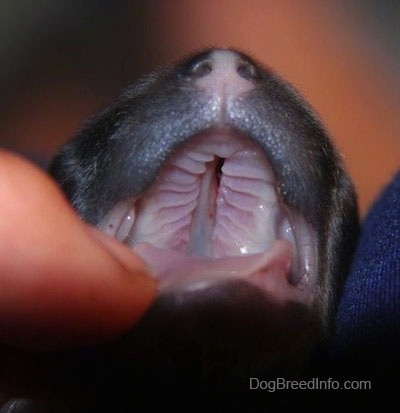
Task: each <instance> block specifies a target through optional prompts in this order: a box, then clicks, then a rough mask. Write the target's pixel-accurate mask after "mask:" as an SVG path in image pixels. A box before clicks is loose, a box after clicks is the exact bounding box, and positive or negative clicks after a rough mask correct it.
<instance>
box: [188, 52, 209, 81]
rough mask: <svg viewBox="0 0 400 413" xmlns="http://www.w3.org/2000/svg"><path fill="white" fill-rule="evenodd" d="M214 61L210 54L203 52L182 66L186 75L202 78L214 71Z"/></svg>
mask: <svg viewBox="0 0 400 413" xmlns="http://www.w3.org/2000/svg"><path fill="white" fill-rule="evenodd" d="M212 70H213V68H212V61H211V59H210V58H209V57H208V55H204V54H201V55H199V56H196V57H195V58H194V59H191V60H190V61H189V62H188V63H186V64H185V65H184V66H183V68H182V73H183V75H184V76H186V77H191V78H195V79H198V78H201V77H204V76H207V75H208V74H210V73H211V72H212Z"/></svg>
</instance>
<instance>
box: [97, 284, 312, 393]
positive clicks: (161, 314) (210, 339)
mask: <svg viewBox="0 0 400 413" xmlns="http://www.w3.org/2000/svg"><path fill="white" fill-rule="evenodd" d="M319 324H320V323H319V320H318V317H317V315H316V313H315V312H314V310H313V309H310V308H309V307H307V306H305V305H302V304H299V303H296V302H278V301H277V300H276V299H274V297H273V296H271V295H268V294H267V293H266V292H265V291H262V290H261V289H260V288H258V287H257V286H255V285H253V284H250V283H248V282H246V281H242V280H230V281H226V282H222V283H219V284H216V285H213V286H210V287H208V288H206V289H202V290H201V291H200V292H199V291H197V290H196V291H184V292H182V291H178V292H174V291H168V292H167V293H166V294H164V295H161V296H160V297H159V298H158V299H157V300H156V302H155V304H154V305H153V306H152V308H151V309H150V311H149V312H148V313H147V315H146V316H145V317H144V318H143V319H142V321H141V322H140V323H139V324H138V325H137V326H135V328H134V329H133V330H132V331H131V332H130V333H129V334H127V335H126V336H125V337H123V338H121V339H119V340H118V341H116V342H114V343H112V344H111V345H110V346H108V348H107V359H108V361H107V362H106V364H107V369H106V371H107V376H105V377H106V381H107V383H108V384H109V383H116V382H117V383H118V389H115V390H116V391H117V392H118V393H120V394H121V392H122V393H124V392H125V391H128V389H129V388H130V387H131V386H132V383H140V385H141V386H145V387H146V386H150V387H151V388H153V389H154V388H156V386H155V385H159V384H162V386H160V387H161V388H163V389H164V390H166V389H167V388H168V387H169V386H173V387H174V391H177V388H176V386H177V385H178V386H179V388H181V389H182V388H185V386H187V385H189V386H190V388H191V389H193V388H196V387H198V388H199V389H202V391H204V390H205V389H214V390H217V391H219V390H221V391H223V390H230V389H233V388H235V389H237V390H247V389H248V381H249V377H254V376H257V377H264V378H267V377H268V378H272V377H278V376H281V377H282V376H286V377H287V376H288V375H290V376H293V375H296V374H297V373H298V372H299V371H300V370H301V368H302V366H303V365H304V363H305V362H306V361H307V359H308V356H309V355H310V352H311V351H312V348H313V344H314V343H315V342H316V340H317V338H318V335H319V330H318V325H319ZM121 377H124V379H123V380H121ZM98 379H99V382H98V384H100V386H101V380H102V379H101V377H100V376H99V377H98ZM103 379H104V377H103ZM164 381H165V382H164ZM121 383H122V384H121ZM125 386H127V388H125V389H124V387H125ZM157 387H158V386H157ZM107 391H108V392H110V388H109V387H108V388H107Z"/></svg>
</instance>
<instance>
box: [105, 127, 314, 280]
mask: <svg viewBox="0 0 400 413" xmlns="http://www.w3.org/2000/svg"><path fill="white" fill-rule="evenodd" d="M277 186H278V184H277V182H276V179H275V176H274V173H273V170H272V167H271V165H270V163H269V161H268V159H267V157H266V155H265V153H264V151H263V150H262V149H261V148H260V147H259V146H258V145H257V144H256V143H254V142H253V141H252V140H251V139H249V138H247V137H245V136H241V135H239V134H238V133H236V132H233V131H226V130H219V131H209V132H206V133H203V134H201V135H200V136H197V137H194V138H192V139H191V140H190V141H189V142H188V143H186V144H183V145H182V146H181V147H180V148H178V150H177V151H176V152H175V154H174V155H173V156H172V158H171V159H170V161H169V162H168V163H167V164H166V165H164V167H163V168H162V169H161V170H160V172H159V174H158V177H157V179H156V181H155V182H154V184H153V185H152V186H151V187H150V188H149V189H147V190H146V191H145V192H144V193H142V194H140V195H139V196H136V197H132V198H131V199H124V200H121V201H120V202H118V203H117V205H115V206H114V207H113V208H112V209H111V210H110V211H109V212H108V213H107V214H106V216H105V217H104V218H103V220H102V222H101V223H100V228H101V230H103V231H104V232H106V233H108V234H110V235H112V236H114V237H115V238H117V239H118V240H120V241H121V242H123V243H125V244H126V245H128V246H130V247H131V248H133V249H135V248H136V249H137V248H138V247H139V246H140V245H151V246H152V247H155V248H156V249H158V250H164V251H171V252H174V253H180V254H184V255H187V256H191V257H203V258H206V259H207V260H208V261H207V262H208V263H210V260H221V259H224V260H225V261H226V260H227V259H229V258H232V259H233V258H235V257H247V256H256V255H259V254H264V253H266V252H268V251H269V250H270V249H271V248H272V246H273V245H274V243H275V242H276V241H277V240H284V241H286V242H287V243H289V244H290V245H291V258H290V261H291V262H290V265H289V268H288V269H287V272H288V274H287V278H288V280H289V282H290V283H292V284H297V283H299V281H300V280H304V279H306V278H307V277H306V276H307V275H308V273H309V272H310V267H311V262H312V261H313V260H314V258H315V257H314V254H315V251H313V248H314V242H313V239H312V235H311V232H310V230H309V228H308V226H307V224H306V223H305V221H304V219H303V218H302V217H301V216H300V215H299V214H296V212H295V211H291V209H290V208H289V207H288V206H286V205H285V204H284V203H283V202H282V200H281V199H280V198H279V196H278V192H277ZM139 249H140V248H139ZM285 254H286V255H287V251H286V252H285ZM144 255H146V254H144ZM278 255H279V254H278ZM283 255H284V253H283V252H281V258H282V256H283ZM278 261H279V260H278ZM204 262H206V261H204ZM280 262H282V259H281V260H280ZM281 269H282V268H281ZM285 271H286V270H285Z"/></svg>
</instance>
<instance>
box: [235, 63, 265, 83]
mask: <svg viewBox="0 0 400 413" xmlns="http://www.w3.org/2000/svg"><path fill="white" fill-rule="evenodd" d="M237 73H238V74H239V76H240V77H242V78H243V79H246V80H251V81H255V80H259V79H260V72H259V71H258V69H257V67H256V66H255V65H254V64H252V63H250V62H247V61H244V60H241V61H240V62H239V64H238V66H237Z"/></svg>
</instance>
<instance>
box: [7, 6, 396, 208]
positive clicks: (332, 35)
mask: <svg viewBox="0 0 400 413" xmlns="http://www.w3.org/2000/svg"><path fill="white" fill-rule="evenodd" d="M399 21H400V2H399V1H383V0H369V1H367V0H366V1H363V0H350V1H345V0H327V1H320V0H298V1H296V0H271V1H268V0H247V1H239V0H201V1H198V0H147V1H145V0H143V1H123V0H107V1H106V0H103V1H102V0H97V1H95V0H1V2H0V62H1V64H0V96H1V99H0V109H1V110H0V146H1V147H4V148H8V149H11V150H14V151H17V152H20V153H22V154H24V155H26V156H29V157H30V158H31V159H33V160H35V161H37V162H39V163H41V164H42V165H45V164H46V162H47V161H48V159H49V158H50V157H51V156H52V154H53V153H54V151H55V150H56V149H57V148H58V147H59V146H60V145H61V143H63V142H64V141H65V140H66V139H67V138H68V137H70V136H71V135H72V134H73V133H74V132H75V131H76V130H77V129H78V128H79V126H80V125H81V123H82V122H83V120H84V119H85V118H87V117H88V116H89V115H91V114H93V113H94V112H95V111H96V110H98V109H99V108H101V107H102V106H104V105H105V104H107V102H108V101H109V100H110V99H112V98H113V97H115V96H116V95H117V94H118V92H119V91H120V89H121V88H122V87H123V86H125V85H126V84H128V83H130V82H131V81H133V80H135V78H136V77H137V76H138V75H140V74H141V73H143V72H144V71H147V70H149V69H150V68H152V67H153V66H154V65H160V64H162V63H165V62H167V61H170V60H173V59H175V58H178V57H181V55H182V54H183V53H186V52H188V51H192V50H193V49H199V48H201V47H203V46H209V45H218V46H234V47H238V48H240V49H242V50H244V51H246V52H249V53H250V54H252V55H253V56H254V57H256V58H258V59H259V60H261V61H263V62H264V63H266V64H267V65H269V66H271V67H272V68H274V69H275V70H276V71H278V72H279V73H280V74H281V75H283V76H284V77H285V78H287V79H288V80H289V81H291V82H292V83H293V84H294V85H295V86H296V87H297V88H298V89H299V90H300V91H301V92H302V93H303V95H305V97H306V98H307V99H308V100H309V101H310V102H311V104H312V105H313V106H314V107H315V108H316V110H317V111H318V112H319V114H320V115H321V117H322V119H323V120H324V122H325V124H326V126H327V128H328V130H329V131H330V132H331V134H332V137H333V138H334V140H335V142H336V144H337V146H338V147H339V149H340V151H341V152H342V154H343V156H344V159H345V162H346V166H347V168H348V170H349V172H350V174H351V176H352V177H353V179H354V181H355V183H356V185H357V189H358V191H359V194H360V204H361V210H362V212H365V211H366V209H367V208H368V206H369V205H370V204H371V202H372V200H373V199H374V198H375V197H376V195H377V193H378V192H379V191H380V189H381V188H382V187H383V186H384V185H385V184H386V183H387V182H388V181H389V179H390V178H391V177H392V175H393V173H394V172H395V170H396V169H398V167H399V164H400V119H399V118H400V116H399V113H400V111H399V109H400V97H399V96H400V94H399V91H400V82H399V73H400V24H399ZM0 167H1V165H0ZM0 173H1V169H0Z"/></svg>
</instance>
